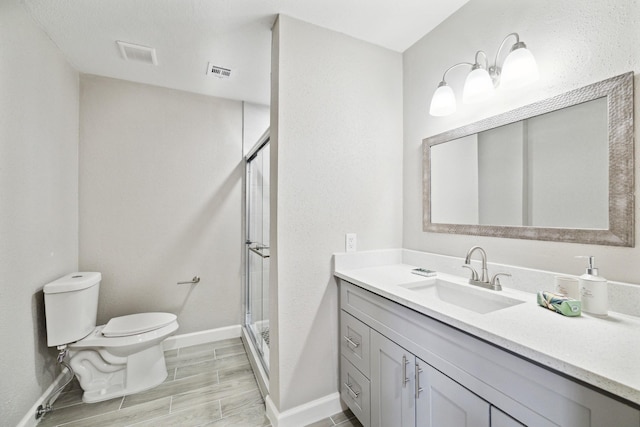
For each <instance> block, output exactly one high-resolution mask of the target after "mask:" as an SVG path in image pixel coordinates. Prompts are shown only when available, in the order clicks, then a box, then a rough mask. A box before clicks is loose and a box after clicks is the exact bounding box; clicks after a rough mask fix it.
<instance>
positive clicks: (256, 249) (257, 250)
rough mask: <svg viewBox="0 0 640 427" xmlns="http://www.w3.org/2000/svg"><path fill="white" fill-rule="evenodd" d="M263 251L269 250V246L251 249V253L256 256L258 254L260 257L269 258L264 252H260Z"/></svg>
mask: <svg viewBox="0 0 640 427" xmlns="http://www.w3.org/2000/svg"><path fill="white" fill-rule="evenodd" d="M263 249H269V246H258V247H255V248H252V247H249V250H250V251H251V252H253V253H254V254H258V255H259V256H261V257H262V258H269V256H270V255H269V254H263V253H262V252H260V251H261V250H263Z"/></svg>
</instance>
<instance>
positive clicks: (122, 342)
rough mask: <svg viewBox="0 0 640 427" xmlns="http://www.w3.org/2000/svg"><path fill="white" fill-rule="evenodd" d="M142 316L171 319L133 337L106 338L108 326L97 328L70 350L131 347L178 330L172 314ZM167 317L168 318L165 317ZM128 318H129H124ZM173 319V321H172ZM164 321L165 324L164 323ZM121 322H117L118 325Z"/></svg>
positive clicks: (71, 346)
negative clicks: (160, 316) (105, 332)
mask: <svg viewBox="0 0 640 427" xmlns="http://www.w3.org/2000/svg"><path fill="white" fill-rule="evenodd" d="M141 314H162V315H164V316H163V317H162V319H165V320H166V319H169V323H168V324H165V325H162V326H158V325H159V324H156V326H155V327H153V328H152V329H151V330H148V331H147V332H142V333H137V334H133V335H126V336H119V337H106V336H104V335H103V334H102V331H103V330H104V328H105V326H106V325H101V326H96V328H95V329H94V330H93V331H92V332H91V333H90V334H89V335H87V336H86V337H84V338H82V339H80V340H78V341H76V342H74V343H71V344H69V348H70V349H72V350H73V349H75V350H78V349H82V348H89V347H105V348H112V349H114V348H119V347H120V348H122V347H126V346H130V345H135V344H139V343H141V342H148V341H151V340H154V339H157V338H158V337H162V336H168V335H169V334H172V333H174V332H175V331H176V330H178V321H177V318H176V315H175V314H171V313H141ZM165 316H166V317H165ZM122 317H128V316H122ZM170 319H173V320H170ZM165 320H163V323H164V321H165ZM117 323H119V322H116V324H117Z"/></svg>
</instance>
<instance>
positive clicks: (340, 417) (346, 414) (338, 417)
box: [331, 409, 356, 424]
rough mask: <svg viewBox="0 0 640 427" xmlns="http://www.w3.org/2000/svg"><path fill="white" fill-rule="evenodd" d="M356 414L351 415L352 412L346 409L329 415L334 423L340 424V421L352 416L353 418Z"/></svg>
mask: <svg viewBox="0 0 640 427" xmlns="http://www.w3.org/2000/svg"><path fill="white" fill-rule="evenodd" d="M355 417H356V416H355V415H353V412H351V410H350V409H347V410H346V411H344V412H339V413H337V414H335V415H332V416H331V420H332V421H333V422H334V423H335V424H340V423H341V422H344V421H347V420H350V419H352V418H355Z"/></svg>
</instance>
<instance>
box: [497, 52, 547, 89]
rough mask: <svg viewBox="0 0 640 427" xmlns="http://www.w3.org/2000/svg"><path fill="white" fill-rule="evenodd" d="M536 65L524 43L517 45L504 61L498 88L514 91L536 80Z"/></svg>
mask: <svg viewBox="0 0 640 427" xmlns="http://www.w3.org/2000/svg"><path fill="white" fill-rule="evenodd" d="M538 77H539V75H538V64H537V63H536V59H535V58H534V57H533V54H532V53H531V51H530V50H529V49H527V47H526V46H525V45H524V43H518V44H517V45H516V46H514V49H513V50H512V51H511V53H509V55H508V56H507V58H506V59H505V60H504V65H503V66H502V75H501V76H500V86H502V87H503V88H505V89H516V88H519V87H523V86H526V85H528V84H530V83H533V82H535V81H536V80H538Z"/></svg>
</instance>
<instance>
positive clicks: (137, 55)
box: [116, 41, 158, 65]
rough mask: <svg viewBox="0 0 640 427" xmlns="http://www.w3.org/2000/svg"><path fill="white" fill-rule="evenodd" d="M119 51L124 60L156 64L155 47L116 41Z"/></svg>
mask: <svg viewBox="0 0 640 427" xmlns="http://www.w3.org/2000/svg"><path fill="white" fill-rule="evenodd" d="M116 43H117V44H118V47H119V48H120V53H121V54H122V57H123V58H124V59H125V60H126V61H138V62H144V63H145V64H151V65H158V58H157V57H156V50H155V48H152V47H148V46H141V45H139V44H133V43H127V42H121V41H116Z"/></svg>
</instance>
